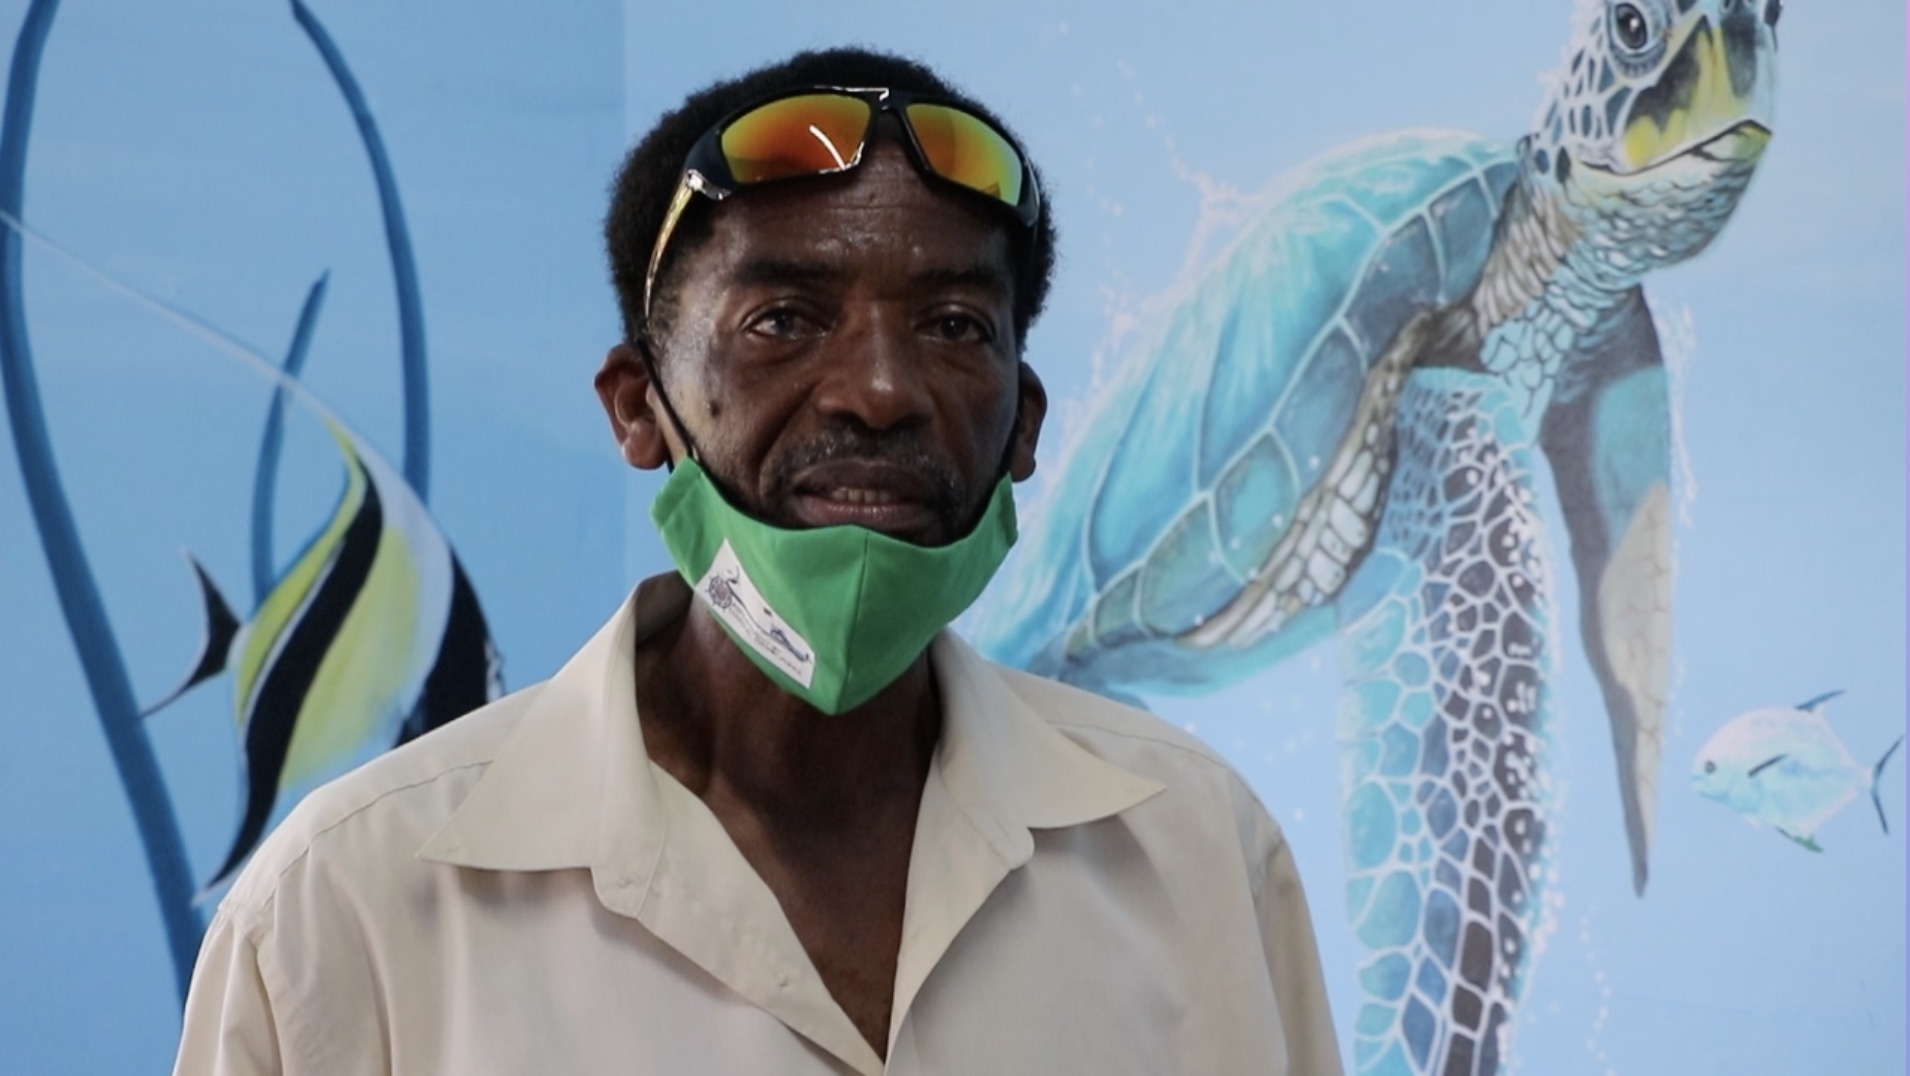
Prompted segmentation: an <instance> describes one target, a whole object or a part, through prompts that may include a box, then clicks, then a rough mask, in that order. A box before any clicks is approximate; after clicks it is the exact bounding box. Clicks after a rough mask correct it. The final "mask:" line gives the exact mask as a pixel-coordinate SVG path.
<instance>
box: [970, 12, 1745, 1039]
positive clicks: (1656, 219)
mask: <svg viewBox="0 0 1910 1076" xmlns="http://www.w3.org/2000/svg"><path fill="white" fill-rule="evenodd" d="M1780 7H1781V3H1780V0H1626V2H1610V0H1603V2H1589V3H1581V4H1580V5H1579V7H1578V9H1577V12H1576V14H1575V15H1574V31H1575V36H1574V39H1573V44H1572V47H1571V48H1570V49H1569V51H1568V58H1567V60H1566V61H1565V65H1564V67H1563V69H1562V70H1561V71H1560V72H1559V73H1558V75H1557V76H1556V78H1555V79H1554V80H1553V81H1552V85H1551V90H1550V92H1549V95H1548V100H1547V101H1546V102H1545V103H1544V105H1543V106H1542V108H1541V111H1540V113H1539V115H1540V119H1539V122H1538V125H1537V129H1536V130H1534V131H1532V132H1531V133H1529V134H1527V135H1526V136H1525V137H1523V138H1521V139H1519V140H1518V141H1517V143H1516V144H1513V145H1506V144H1503V143H1499V142H1494V141H1489V140H1486V139H1482V138H1478V137H1474V136H1471V135H1465V134H1458V133H1450V132H1436V131H1435V132H1412V133H1407V134H1399V135H1392V136H1386V137H1381V138H1377V139H1373V140H1369V141H1366V142H1363V143H1360V144H1357V145H1354V146H1350V147H1347V148H1345V149H1343V150H1340V151H1337V152H1333V153H1330V154H1328V155H1326V156H1325V157H1323V158H1321V159H1319V160H1316V161H1314V162H1312V163H1311V164H1309V165H1306V166H1304V167H1302V168H1301V169H1300V170H1299V171H1298V172H1297V173H1296V174H1295V175H1293V176H1290V177H1288V179H1287V180H1286V181H1285V182H1283V183H1282V184H1281V185H1280V186H1278V187H1276V188H1275V191H1274V193H1273V194H1272V195H1271V196H1270V198H1269V200H1268V201H1267V202H1266V204H1265V207H1264V209H1263V210H1262V211H1261V212H1260V213H1259V214H1258V215H1257V217H1256V218H1255V219H1253V220H1252V221H1250V222H1249V223H1248V224H1247V225H1246V226H1245V227H1244V228H1243V229H1242V231H1241V233H1240V234H1239V235H1238V236H1237V237H1235V239H1234V240H1233V242H1232V243H1231V245H1229V246H1228V247H1227V248H1226V249H1225V250H1224V251H1222V252H1221V253H1220V254H1219V255H1218V256H1217V257H1215V258H1214V259H1213V260H1212V262H1211V263H1209V264H1208V265H1207V267H1206V268H1205V269H1204V270H1202V271H1201V273H1200V274H1199V275H1198V277H1197V278H1196V279H1194V280H1193V281H1192V283H1191V286H1190V287H1189V289H1188V291H1187V293H1186V296H1185V298H1184V300H1183V301H1181V302H1179V303H1178V304H1176V305H1175V306H1174V307H1173V308H1172V309H1170V310H1169V311H1167V312H1166V314H1165V315H1164V316H1163V317H1162V318H1161V319H1159V320H1157V321H1156V322H1155V323H1153V324H1152V325H1151V326H1150V327H1148V328H1146V329H1144V330H1142V331H1140V332H1139V333H1138V334H1137V335H1136V337H1135V339H1134V343H1133V345H1132V346H1131V347H1130V348H1128V349H1127V351H1126V352H1125V354H1124V356H1123V357H1122V359H1121V361H1120V363H1119V365H1118V366H1117V368H1116V373H1115V375H1114V377H1113V380H1112V381H1111V383H1110V385H1109V387H1108V388H1107V390H1106V391H1105V392H1104V393H1102V394H1101V395H1100V396H1099V397H1098V398H1097V399H1096V400H1094V401H1092V402H1091V404H1090V406H1089V408H1088V410H1087V413H1086V416H1085V420H1084V421H1083V422H1082V423H1081V424H1080V427H1079V428H1080V430H1081V431H1082V432H1081V434H1080V435H1079V436H1078V437H1077V438H1076V439H1075V440H1074V442H1073V443H1072V444H1071V445H1070V446H1069V447H1068V448H1067V449H1066V450H1065V451H1064V453H1063V455H1062V457H1061V459H1060V460H1059V465H1058V470H1059V474H1058V477H1057V478H1056V479H1055V481H1054V484H1053V485H1052V486H1051V487H1050V489H1049V490H1048V492H1047V494H1046V496H1045V497H1044V498H1043V499H1042V500H1041V501H1040V502H1039V503H1038V504H1036V505H1034V506H1033V508H1032V510H1031V512H1030V514H1029V521H1028V525H1027V527H1026V529H1025V533H1026V538H1025V540H1024V541H1023V543H1022V545H1021V548H1019V549H1018V550H1017V551H1016V555H1015V557H1014V558H1013V559H1012V560H1011V561H1010V563H1009V564H1008V565H1007V566H1006V567H1005V569H1004V571H1003V574H1002V576H1001V577H1000V578H998V580H997V583H996V586H995V589H994V590H993V591H992V597H991V600H990V602H989V604H987V605H986V606H984V607H983V608H982V609H980V610H978V612H977V615H976V618H975V620H974V621H973V623H972V626H971V627H972V632H973V634H974V636H975V638H976V639H977V641H978V643H979V644H980V646H981V647H982V649H984V650H985V651H986V652H987V653H989V654H990V656H992V657H994V658H996V659H998V660H1002V661H1005V662H1007V663H1009V664H1013V665H1018V666H1022V667H1025V668H1029V669H1032V670H1034V671H1037V672H1041V673H1045V674H1048V675H1052V676H1055V677H1058V678H1060V679H1063V680H1067V681H1071V682H1073V683H1077V684H1081V685H1083V686H1086V687H1089V688H1092V689H1095V690H1099V691H1102V692H1105V693H1109V694H1114V695H1119V696H1127V697H1134V696H1145V695H1148V694H1157V693H1197V692H1204V691H1209V690H1213V689H1215V688H1218V687H1221V686H1224V685H1226V684H1228V683H1231V682H1234V681H1238V680H1240V679H1242V678H1244V677H1247V676H1249V675H1252V674H1253V673H1255V672H1258V671H1260V670H1262V669H1264V668H1265V667H1267V666H1268V665H1269V664H1271V663H1274V662H1277V661H1279V660H1281V659H1283V658H1286V657H1288V656H1291V655H1293V654H1295V653H1297V652H1299V651H1301V650H1303V649H1306V648H1308V647H1310V646H1312V645H1314V644H1316V643H1318V642H1320V641H1322V640H1323V639H1325V638H1326V637H1327V636H1330V635H1337V636H1338V638H1339V640H1340V649H1341V670H1342V677H1343V683H1344V690H1343V693H1342V702H1341V708H1340V715H1339V740H1340V743H1341V757H1342V764H1341V772H1342V781H1343V796H1344V798H1343V848H1344V853H1345V856H1346V868H1347V876H1348V882H1347V891H1346V894H1345V896H1346V908H1347V913H1348V916H1349V918H1350V922H1351V925H1352V928H1353V932H1354V934H1355V936H1356V937H1357V938H1358V939H1359V940H1360V942H1361V944H1362V945H1364V946H1365V947H1366V948H1367V949H1368V950H1369V954H1368V956H1367V957H1366V958H1365V959H1364V962H1363V964H1362V966H1361V967H1360V969H1359V973H1358V978H1359V983H1360V988H1361V992H1362V995H1363V999H1362V1004H1361V1007H1360V1009H1359V1011H1358V1012H1357V1013H1356V1014H1354V1030H1353V1034H1354V1040H1353V1058H1352V1060H1353V1062H1354V1064H1355V1067H1356V1068H1357V1070H1358V1071H1360V1072H1362V1073H1370V1074H1381V1073H1386V1074H1390V1073H1429V1072H1437V1073H1442V1074H1443V1073H1455V1074H1457V1073H1481V1074H1483V1073H1491V1072H1495V1071H1497V1070H1498V1069H1499V1067H1500V1064H1501V1062H1502V1060H1503V1059H1504V1058H1505V1056H1506V1049H1507V1040H1506V1035H1507V1034H1508V1033H1509V1032H1510V1030H1511V1028H1512V1026H1513V1018H1514V1015H1515V1012H1516V1009H1517V1006H1518V1003H1519V1000H1520V996H1521V994H1522V992H1523V987H1524V984H1525V982H1526V979H1527V977H1528V975H1529V972H1530V970H1531V962H1532V958H1533V943H1534V941H1535V940H1536V937H1537V935H1538V933H1539V932H1541V931H1542V930H1544V929H1545V922H1544V920H1545V916H1544V903H1543V899H1542V897H1543V893H1544V890H1545V887H1546V886H1547V884H1548V881H1549V879H1548V873H1547V859H1548V854H1549V851H1550V849H1549V845H1548V836H1547V834H1548V815H1549V812H1550V810H1551V804H1552V800H1553V798H1554V794H1553V793H1554V790H1553V789H1552V787H1551V783H1550V781H1549V779H1548V773H1547V760H1548V746H1547V744H1548V738H1549V735H1550V732H1549V729H1548V725H1549V721H1550V716H1551V710H1552V707H1553V702H1552V692H1551V688H1550V686H1549V681H1550V679H1551V678H1552V674H1553V671H1554V667H1555V663H1556V661H1557V660H1558V654H1557V652H1556V651H1557V646H1556V642H1555V637H1556V630H1557V629H1556V626H1555V622H1554V617H1555V605H1556V601H1555V599H1554V597H1553V585H1552V577H1553V573H1554V571H1555V569H1554V567H1553V565H1552V558H1551V554H1550V552H1549V550H1548V536H1547V534H1546V525H1545V512H1544V509H1545V505H1544V504H1543V503H1542V502H1541V498H1540V490H1541V489H1542V488H1543V487H1542V486H1541V484H1540V482H1539V479H1540V478H1541V473H1540V469H1541V467H1549V470H1550V475H1551V483H1550V487H1551V488H1552V489H1554V490H1555V491H1556V493H1557V496H1558V500H1559V506H1558V507H1559V518H1562V519H1563V521H1564V524H1565V530H1566V532H1567V536H1568V537H1569V546H1570V551H1571V559H1572V564H1573V567H1574V569H1575V571H1576V573H1577V580H1578V592H1579V595H1580V599H1579V610H1578V613H1579V622H1580V629H1581V635H1582V637H1583V642H1584V647H1585V655H1586V658H1587V659H1588V660H1589V661H1590V664H1591V668H1592V671H1593V672H1594V674H1595V675H1596V678H1597V680H1598V683H1599V685H1600V687H1601V689H1602V694H1603V701H1604V705H1605V710H1606V714H1607V717H1608V718H1609V722H1610V727H1611V735H1612V742H1613V746H1614V748H1615V750H1616V755H1617V763H1618V765H1617V772H1618V779H1619V783H1620V786H1621V789H1622V802H1623V804H1624V816H1625V817H1624V826H1625V830H1626V834H1627V837H1628V840H1629V844H1630V849H1631V861H1632V862H1631V867H1632V875H1633V884H1634V886H1635V887H1636V889H1637V890H1638V891H1639V892H1640V893H1642V892H1643V890H1644V887H1645V882H1646V876H1647V868H1648V864H1649V853H1650V848H1651V839H1652V816H1653V810H1654V805H1655V802H1656V799H1657V790H1658V774H1659V760H1660V754H1661V748H1662V736H1663V715H1664V710H1665V703H1666V695H1667V691H1668V680H1669V675H1668V670H1669V667H1670V662H1669V650H1670V642H1671V583H1672V529H1671V528H1672V523H1671V500H1670V466H1671V464H1670V460H1671V447H1670V441H1671V429H1670V423H1671V413H1670V399H1669V386H1668V382H1667V376H1666V372H1665V368H1664V362H1663V356H1662V355H1661V352H1660V349H1659V345H1658V339H1657V334H1656V331H1655V329H1654V327H1653V322H1652V318H1651V314H1650V310H1649V308H1648V306H1647V304H1646V300H1645V297H1644V294H1643V292H1642V291H1641V289H1640V283H1641V281H1642V280H1643V279H1644V277H1645V276H1646V275H1647V274H1649V273H1650V272H1651V271H1653V270H1655V269H1659V268H1662V267H1665V266H1668V265H1672V264H1675V263H1677V262H1680V261H1683V260H1685V259H1688V258H1690V257H1692V256H1694V255H1696V254H1698V253H1699V252H1700V251H1702V250H1704V249H1705V247H1706V246H1707V245H1708V244H1709V243H1710V242H1711V241H1712V240H1713V239H1714V238H1716V236H1717V235H1718V233H1719V231H1720V230H1721V229H1722V228H1723V227H1724V225H1725V223H1726V222H1727V221H1728V220H1729V218H1730V216H1731V214H1732V212H1733V210H1734V209H1735V208H1736V206H1737V204H1738V201H1739V199H1740V196H1741V195H1742V194H1743V192H1744V190H1745V187H1746V185H1747V184H1748V183H1749V181H1750V179H1751V175H1752V172H1753V171H1754V169H1755V168H1756V166H1757V162H1758V160H1759V158H1760V156H1761V154H1762V152H1763V150H1764V148H1765V146H1766V144H1767V142H1768V140H1769V138H1770V134H1771V127H1770V122H1771V119H1770V116H1771V103H1772V97H1773V93H1774V82H1775V71H1774V68H1775V54H1776V49H1777V23H1778V17H1779V12H1780ZM1541 461H1543V462H1541Z"/></svg>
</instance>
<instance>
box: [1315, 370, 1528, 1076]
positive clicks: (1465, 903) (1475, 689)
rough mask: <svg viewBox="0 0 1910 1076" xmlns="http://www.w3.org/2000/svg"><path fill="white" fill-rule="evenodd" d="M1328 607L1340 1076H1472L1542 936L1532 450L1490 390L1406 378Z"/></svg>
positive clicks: (1491, 1054)
mask: <svg viewBox="0 0 1910 1076" xmlns="http://www.w3.org/2000/svg"><path fill="white" fill-rule="evenodd" d="M1397 460H1398V462H1397V464H1396V466H1395V469H1394V476H1393V483H1394V488H1393V492H1392V495H1391V496H1390V497H1389V498H1388V502H1387V509H1386V513H1385V515H1384V516H1383V517H1382V519H1381V522H1380V526H1379V533H1378V535H1377V536H1376V540H1375V544H1374V547H1373V550H1372V552H1371V553H1370V554H1369V555H1368V557H1367V559H1366V560H1365V561H1364V562H1363V563H1362V564H1361V566H1360V568H1359V570H1358V571H1357V572H1356V573H1355V574H1354V576H1353V578H1352V580H1351V581H1350V582H1349V583H1348V586H1347V589H1346V591H1345V593H1344V594H1342V595H1341V598H1340V602H1339V609H1340V615H1341V625H1342V634H1343V640H1344V641H1343V647H1344V650H1343V655H1342V658H1343V660H1342V669H1343V671H1344V675H1345V678H1346V686H1345V691H1344V694H1343V696H1342V701H1341V708H1340V715H1341V716H1340V742H1341V744H1342V751H1343V763H1342V768H1341V772H1342V773H1343V774H1344V775H1345V780H1346V782H1347V784H1346V786H1345V788H1344V792H1345V796H1346V800H1345V814H1346V818H1345V827H1344V830H1345V834H1346V837H1345V841H1346V843H1345V850H1346V855H1347V877H1348V882H1347V904H1348V917H1349V919H1350V921H1351V923H1352V926H1353V931H1354V934H1355V935H1356V936H1357V937H1358V938H1359V939H1360V941H1361V942H1362V943H1363V944H1364V945H1365V946H1366V947H1367V948H1368V949H1369V950H1370V951H1371V956H1370V957H1369V958H1368V959H1367V960H1366V962H1365V963H1364V965H1363V967H1362V968H1361V971H1360V983H1361V987H1362V990H1363V993H1364V995H1365V998H1364V1003H1363V1005H1362V1007H1361V1009H1360V1012H1359V1014H1358V1016H1357V1018H1356V1020H1355V1024H1354V1067H1355V1069H1356V1071H1358V1072H1360V1073H1362V1074H1366V1076H1378V1074H1382V1073H1384V1074H1392V1073H1441V1074H1445V1073H1457V1074H1465V1076H1485V1074H1488V1073H1493V1072H1496V1071H1497V1070H1498V1068H1499V1063H1500V1061H1501V1060H1502V1059H1503V1057H1504V1043H1503V1041H1502V1035H1503V1033H1504V1032H1505V1031H1507V1030H1508V1029H1509V1026H1510V1024H1511V1022H1512V1019H1513V1016H1514V1014H1515V1010H1516V1007H1517V1004H1518V1000H1519V996H1520V993H1521V991H1522V989H1523V985H1524V981H1525V975H1526V968H1527V961H1528V959H1529V956H1530V953H1531V949H1532V946H1533V943H1534V939H1535V935H1536V933H1537V932H1538V931H1539V930H1540V929H1541V928H1542V912H1543V902H1542V900H1541V893H1540V891H1541V889H1542V888H1543V886H1544V884H1545V882H1546V878H1547V872H1546V867H1545V862H1544V851H1545V847H1546V837H1545V835H1546V829H1547V821H1546V812H1547V810H1548V809H1549V806H1550V802H1551V794H1550V788H1549V785H1548V783H1547V782H1546V781H1545V780H1544V779H1543V778H1542V777H1541V776H1540V775H1541V773H1542V772H1543V771H1542V768H1541V767H1542V762H1543V759H1542V755H1543V753H1544V750H1545V739H1546V736H1545V732H1544V728H1545V723H1546V716H1547V713H1548V711H1549V708H1550V702H1549V700H1550V691H1549V688H1548V687H1547V685H1546V674H1547V672H1548V670H1549V667H1550V662H1551V656H1550V646H1551V643H1550V639H1551V634H1552V627H1551V616H1552V612H1551V598H1550V592H1549V585H1548V583H1547V579H1546V572H1547V569H1546V562H1545V559H1544V556H1543V550H1542V548H1541V545H1542V542H1543V533H1542V531H1543V525H1542V522H1541V518H1540V516H1539V512H1538V508H1537V503H1536V498H1535V497H1534V496H1533V493H1532V479H1533V475H1534V473H1535V470H1536V467H1537V452H1536V445H1535V444H1534V439H1533V437H1532V435H1531V433H1530V432H1529V431H1528V429H1527V426H1526V422H1525V420H1524V419H1523V418H1522V417H1521V410H1520V408H1519V406H1518V405H1517V404H1516V403H1515V402H1514V400H1513V399H1512V397H1511V395H1510V394H1509V393H1507V392H1506V391H1505V389H1504V387H1503V386H1502V384H1501V383H1499V382H1497V381H1495V380H1492V379H1489V378H1485V377H1480V376H1477V375H1474V374H1470V373H1466V372H1464V371H1461V370H1455V369H1422V370H1419V371H1416V372H1415V373H1414V374H1413V375H1412V377H1411V379H1410V380H1409V383H1408V385H1407V388H1406V390H1405V393H1404V395H1403V396H1402V398H1401V400H1400V403H1399V440H1398V453H1397Z"/></svg>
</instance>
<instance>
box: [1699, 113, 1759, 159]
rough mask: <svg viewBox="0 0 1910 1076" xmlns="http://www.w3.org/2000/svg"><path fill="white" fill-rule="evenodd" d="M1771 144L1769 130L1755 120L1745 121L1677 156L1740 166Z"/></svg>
mask: <svg viewBox="0 0 1910 1076" xmlns="http://www.w3.org/2000/svg"><path fill="white" fill-rule="evenodd" d="M1770 144H1771V129H1770V128H1769V127H1766V126H1764V125H1763V124H1761V123H1759V122H1757V121H1756V120H1745V121H1744V122H1743V123H1740V124H1737V125H1736V126H1734V127H1731V128H1729V129H1727V130H1725V131H1724V132H1723V133H1722V134H1718V135H1716V136H1714V137H1712V138H1710V139H1708V140H1706V141H1704V142H1700V143H1698V144H1697V145H1695V146H1692V147H1691V148H1690V149H1688V150H1685V151H1684V152H1683V153H1681V154H1679V155H1678V156H1680V157H1696V158H1697V159H1699V160H1704V161H1716V162H1718V163H1719V164H1741V163H1743V162H1745V161H1754V160H1756V159H1757V158H1758V157H1759V156H1761V155H1762V154H1763V153H1764V147H1765V146H1768V145H1770Z"/></svg>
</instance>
